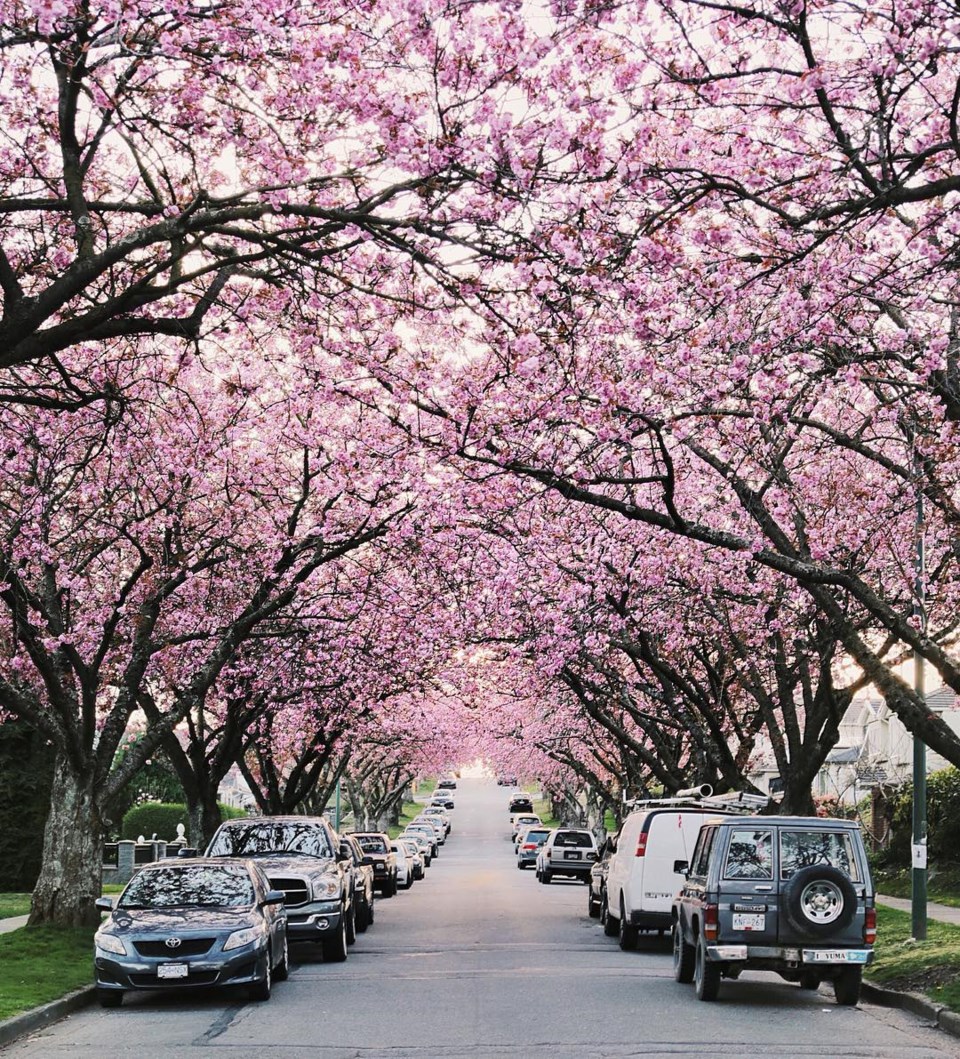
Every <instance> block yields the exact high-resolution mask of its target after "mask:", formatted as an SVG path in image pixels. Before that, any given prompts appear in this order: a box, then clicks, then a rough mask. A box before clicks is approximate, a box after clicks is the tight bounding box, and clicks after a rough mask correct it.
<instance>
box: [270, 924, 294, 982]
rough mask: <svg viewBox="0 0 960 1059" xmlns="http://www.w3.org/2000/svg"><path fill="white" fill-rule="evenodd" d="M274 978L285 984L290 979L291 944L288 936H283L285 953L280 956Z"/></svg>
mask: <svg viewBox="0 0 960 1059" xmlns="http://www.w3.org/2000/svg"><path fill="white" fill-rule="evenodd" d="M273 977H274V978H276V980H277V981H278V982H285V981H286V980H287V979H288V978H289V977H290V944H289V942H288V941H287V935H286V933H284V935H283V951H282V952H281V954H280V962H279V963H278V964H277V966H276V967H274V969H273Z"/></svg>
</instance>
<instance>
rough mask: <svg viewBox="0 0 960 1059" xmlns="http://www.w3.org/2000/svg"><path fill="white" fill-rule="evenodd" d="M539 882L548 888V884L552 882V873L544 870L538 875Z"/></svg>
mask: <svg viewBox="0 0 960 1059" xmlns="http://www.w3.org/2000/svg"><path fill="white" fill-rule="evenodd" d="M540 882H542V883H544V884H545V885H547V886H549V885H550V883H552V882H553V872H552V871H546V870H544V871H542V872H541V873H540Z"/></svg>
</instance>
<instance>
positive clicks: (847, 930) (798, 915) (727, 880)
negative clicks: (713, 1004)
mask: <svg viewBox="0 0 960 1059" xmlns="http://www.w3.org/2000/svg"><path fill="white" fill-rule="evenodd" d="M677 870H685V871H686V882H685V884H684V887H683V889H682V890H681V892H680V893H679V895H678V896H677V897H676V898H675V900H674V902H673V970H674V977H675V978H676V980H677V981H678V982H690V981H692V982H694V984H695V986H696V993H697V996H698V997H699V998H700V999H701V1000H715V999H716V997H717V993H718V991H719V988H720V980H721V978H737V977H738V976H739V975H740V972H741V971H743V970H761V971H774V972H776V973H777V974H779V975H780V976H781V977H783V978H785V979H786V980H787V981H788V982H799V984H800V986H801V987H802V988H804V989H816V988H817V987H818V986H819V985H820V982H821V981H824V980H829V981H830V982H832V983H833V989H834V993H835V995H836V998H837V1003H838V1004H848V1005H849V1004H856V1003H857V1001H858V1000H859V999H860V983H861V980H862V977H863V968H864V966H865V965H866V964H868V963H869V962H870V961H871V960H872V959H873V943H874V940H875V939H876V933H877V919H876V907H875V904H874V890H873V883H872V882H871V879H870V869H869V867H868V864H867V854H866V850H865V849H864V845H863V837H862V835H861V832H860V826H859V824H857V823H855V822H853V821H851V820H833V819H828V818H823V817H815V816H813V817H810V816H774V817H771V816H740V817H725V818H722V819H718V820H717V821H715V822H709V823H707V824H705V825H704V826H703V827H702V828H701V829H700V835H699V837H698V839H697V844H696V846H695V847H694V850H693V856H692V859H691V861H690V863H689V865H685V864H683V863H682V862H680V863H678V866H677Z"/></svg>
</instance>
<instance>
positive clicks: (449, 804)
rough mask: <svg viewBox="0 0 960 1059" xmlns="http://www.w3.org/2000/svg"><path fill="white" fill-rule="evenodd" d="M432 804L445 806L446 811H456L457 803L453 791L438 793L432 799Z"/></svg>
mask: <svg viewBox="0 0 960 1059" xmlns="http://www.w3.org/2000/svg"><path fill="white" fill-rule="evenodd" d="M430 804H431V805H440V806H443V808H444V809H454V808H456V804H457V803H456V801H455V800H454V797H453V793H452V792H451V791H437V792H436V793H435V794H434V795H433V796H432V797H431V799H430Z"/></svg>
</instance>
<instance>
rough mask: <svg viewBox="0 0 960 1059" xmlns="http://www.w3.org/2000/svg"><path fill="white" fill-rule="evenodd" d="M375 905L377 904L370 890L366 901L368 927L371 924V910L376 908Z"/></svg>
mask: <svg viewBox="0 0 960 1059" xmlns="http://www.w3.org/2000/svg"><path fill="white" fill-rule="evenodd" d="M376 905H377V902H376V899H375V898H374V896H373V893H372V892H371V894H370V900H369V901H368V902H367V926H368V927H372V926H373V911H374V909H375V908H376Z"/></svg>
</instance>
